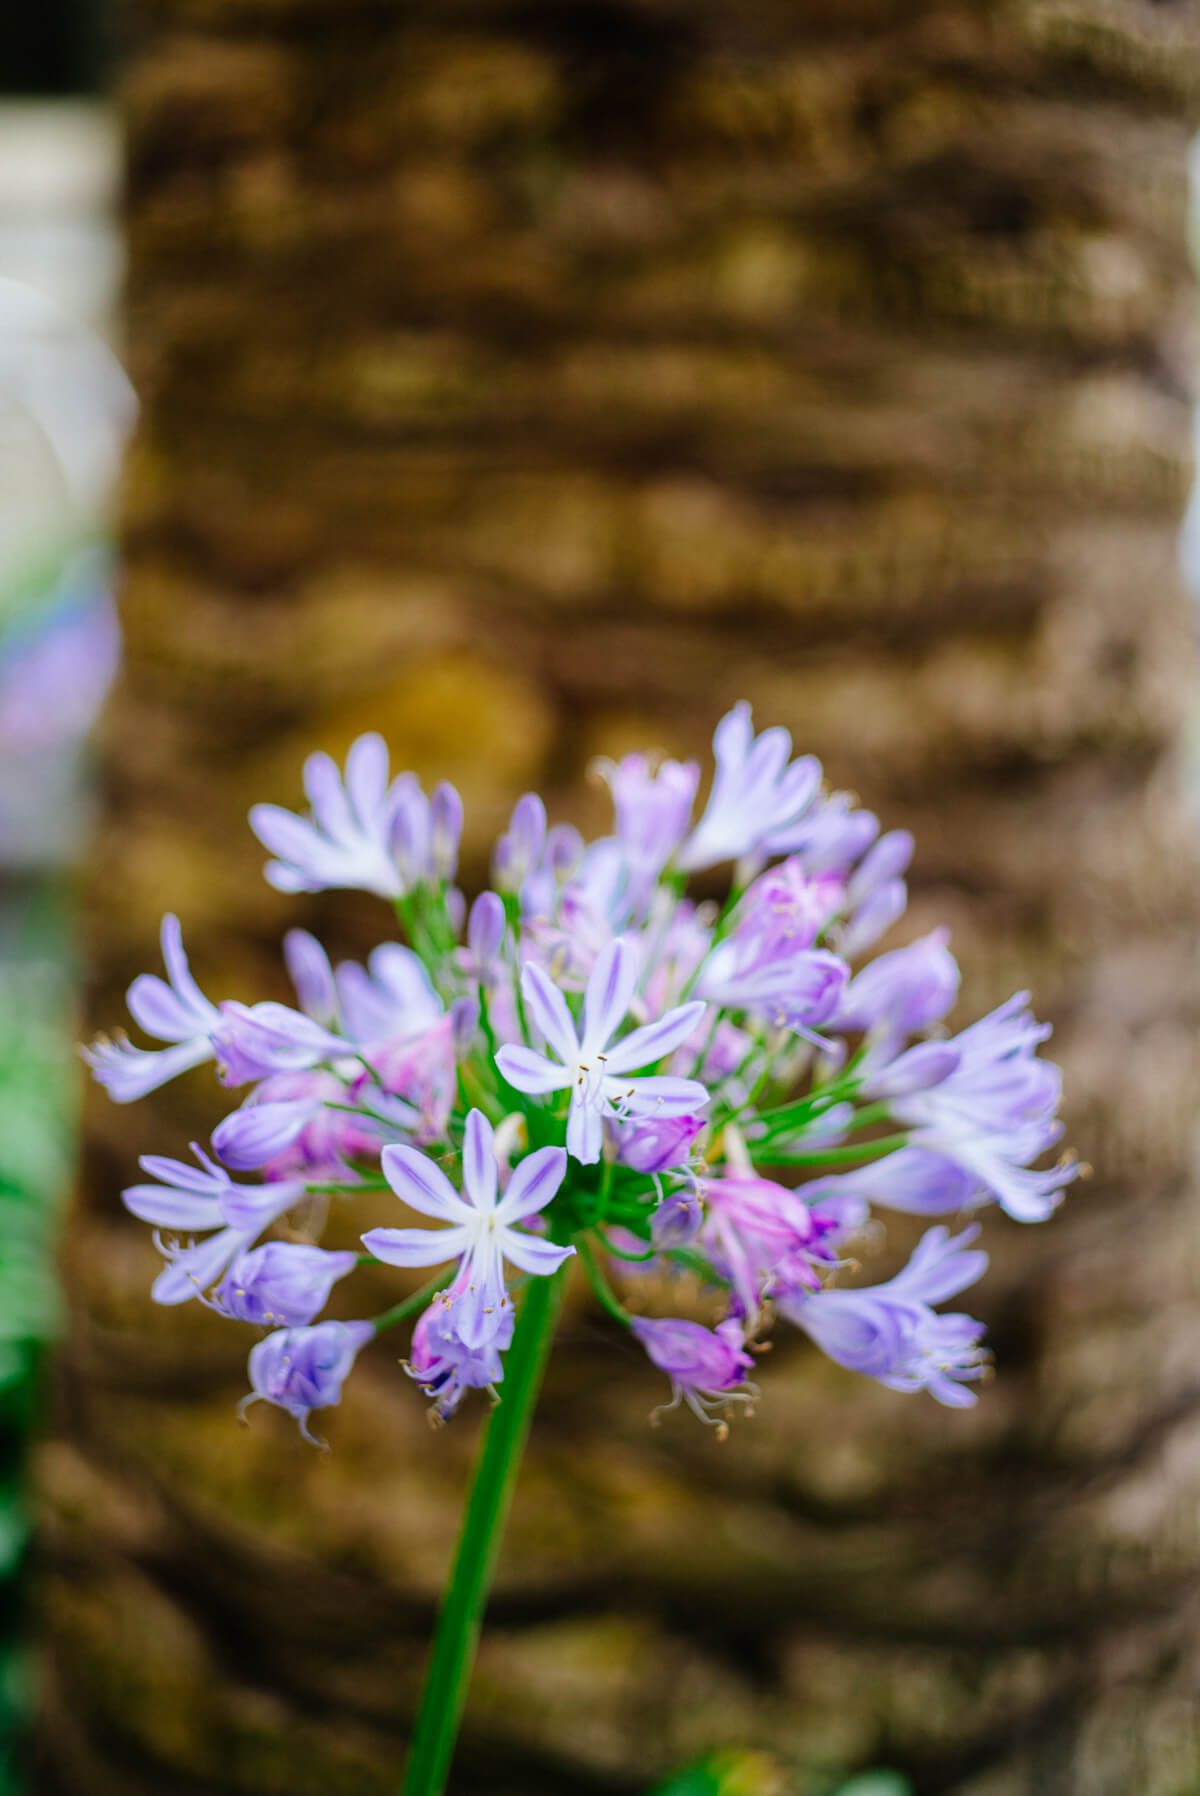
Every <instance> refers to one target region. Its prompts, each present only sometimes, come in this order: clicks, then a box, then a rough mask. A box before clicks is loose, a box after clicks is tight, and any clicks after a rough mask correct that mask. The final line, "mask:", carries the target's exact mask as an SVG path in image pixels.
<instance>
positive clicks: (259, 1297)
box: [213, 1241, 358, 1328]
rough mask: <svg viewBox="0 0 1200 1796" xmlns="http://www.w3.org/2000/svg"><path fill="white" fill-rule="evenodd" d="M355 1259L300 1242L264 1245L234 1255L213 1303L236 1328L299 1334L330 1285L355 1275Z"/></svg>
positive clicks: (318, 1309)
mask: <svg viewBox="0 0 1200 1796" xmlns="http://www.w3.org/2000/svg"><path fill="white" fill-rule="evenodd" d="M357 1259H358V1255H357V1254H353V1253H330V1252H328V1251H327V1249H325V1248H323V1247H308V1246H303V1245H301V1244H300V1243H299V1242H294V1241H267V1242H264V1244H263V1245H262V1246H261V1247H252V1248H249V1249H248V1250H247V1251H245V1252H243V1253H239V1254H238V1256H237V1258H236V1259H235V1260H234V1261H233V1262H232V1264H231V1265H230V1267H229V1270H228V1271H227V1272H226V1274H225V1276H224V1278H223V1279H222V1280H221V1282H220V1284H219V1285H218V1286H217V1289H216V1291H215V1293H214V1296H213V1302H214V1305H215V1307H216V1308H217V1309H219V1310H221V1311H223V1312H224V1314H225V1315H227V1316H233V1317H234V1318H235V1319H236V1320H237V1321H239V1322H255V1323H258V1324H259V1326H265V1327H268V1328H278V1327H280V1326H281V1325H282V1326H283V1327H284V1328H298V1327H301V1326H302V1325H303V1324H305V1323H307V1322H311V1321H312V1320H313V1318H314V1317H316V1316H319V1315H320V1313H321V1311H322V1310H323V1309H324V1308H325V1305H326V1304H327V1303H328V1302H329V1293H330V1292H331V1291H332V1289H333V1287H334V1285H335V1284H336V1283H337V1281H338V1279H339V1278H345V1277H346V1275H347V1273H350V1272H353V1271H354V1267H355V1264H356V1263H357Z"/></svg>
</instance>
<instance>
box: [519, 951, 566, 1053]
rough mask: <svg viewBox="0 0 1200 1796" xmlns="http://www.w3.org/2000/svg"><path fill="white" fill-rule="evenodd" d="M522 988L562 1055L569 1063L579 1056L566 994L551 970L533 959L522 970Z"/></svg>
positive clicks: (540, 1025)
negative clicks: (546, 970) (557, 984)
mask: <svg viewBox="0 0 1200 1796" xmlns="http://www.w3.org/2000/svg"><path fill="white" fill-rule="evenodd" d="M521 991H522V993H523V994H524V997H525V1002H526V1004H527V1005H528V1006H529V1013H530V1015H531V1016H532V1018H533V1020H534V1022H535V1023H536V1024H537V1026H538V1028H539V1029H540V1030H541V1032H542V1034H543V1035H544V1036H545V1038H546V1040H547V1041H548V1042H549V1044H550V1046H551V1047H552V1048H553V1049H554V1052H555V1053H556V1054H557V1055H558V1057H559V1059H560V1060H562V1061H565V1062H566V1063H567V1064H568V1065H570V1064H572V1063H573V1062H574V1061H575V1060H576V1059H577V1058H578V1056H579V1037H578V1036H577V1034H576V1033H575V1023H574V1021H573V1019H572V1016H571V1012H570V1011H569V1010H568V1008H567V1000H566V999H565V998H564V997H563V995H562V993H561V992H560V991H559V989H558V987H557V986H556V985H555V983H554V981H553V980H552V979H551V978H550V976H549V974H548V973H546V972H544V971H543V969H542V968H541V967H539V966H538V965H537V964H536V963H535V962H533V961H530V962H529V963H528V964H527V965H526V966H525V967H524V969H523V970H522V973H521Z"/></svg>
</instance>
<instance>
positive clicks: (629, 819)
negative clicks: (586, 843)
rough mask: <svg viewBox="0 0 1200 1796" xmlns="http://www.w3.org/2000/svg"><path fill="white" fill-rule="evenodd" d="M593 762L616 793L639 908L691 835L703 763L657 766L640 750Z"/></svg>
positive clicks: (629, 892)
mask: <svg viewBox="0 0 1200 1796" xmlns="http://www.w3.org/2000/svg"><path fill="white" fill-rule="evenodd" d="M594 766H595V768H596V771H597V772H598V773H599V774H600V776H601V778H602V779H604V780H605V781H606V782H607V785H608V788H609V790H610V792H611V793H612V798H613V807H614V809H615V811H616V821H617V841H618V842H619V843H620V847H621V853H622V855H623V857H624V861H625V870H626V897H627V899H628V902H629V904H630V906H631V907H632V908H633V909H634V910H635V911H637V912H639V913H640V912H642V911H644V909H645V907H646V905H647V904H648V902H649V900H650V896H651V894H652V893H653V891H654V888H655V886H656V884H657V882H658V877H659V874H660V873H661V872H662V870H663V868H664V867H665V866H666V865H667V864H668V862H669V861H670V860H671V857H672V856H673V855H674V853H675V851H676V849H677V848H678V847H679V844H680V843H681V842H682V840H683V838H684V836H685V835H686V834H687V827H688V824H689V822H690V821H691V815H692V805H693V804H694V803H695V799H696V788H697V786H698V785H699V784H700V768H699V766H698V764H697V763H696V762H695V761H663V762H661V763H660V764H659V766H658V767H657V768H656V767H655V766H654V763H653V762H652V760H651V758H650V757H649V755H638V754H632V755H625V756H624V757H623V758H622V759H621V760H620V761H615V762H614V761H605V760H600V761H596V762H595V763H594Z"/></svg>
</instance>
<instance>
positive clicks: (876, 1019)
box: [831, 929, 960, 1043]
mask: <svg viewBox="0 0 1200 1796" xmlns="http://www.w3.org/2000/svg"><path fill="white" fill-rule="evenodd" d="M948 936H949V931H948V930H945V929H935V930H934V931H933V932H932V934H930V935H927V936H923V937H922V938H921V940H920V941H918V942H912V943H910V945H909V946H908V947H907V948H893V949H892V951H891V953H890V954H881V955H880V956H879V957H878V959H877V960H873V961H872V962H871V964H870V966H867V967H864V968H863V970H862V972H861V973H856V974H855V976H854V978H853V979H852V980H851V981H850V984H849V985H848V986H847V988H846V991H845V994H844V996H843V998H842V1001H841V1003H840V1004H839V1005H838V1008H837V1012H836V1014H835V1015H834V1017H833V1018H832V1021H831V1027H832V1028H834V1029H838V1030H842V1031H844V1032H854V1031H858V1030H866V1029H870V1030H873V1031H876V1032H878V1033H879V1034H880V1035H882V1036H883V1037H884V1038H885V1039H887V1040H889V1041H890V1042H892V1043H896V1042H899V1041H900V1040H903V1039H904V1038H905V1037H906V1036H909V1035H915V1034H916V1033H917V1031H918V1030H920V1029H928V1028H929V1026H930V1024H931V1023H938V1022H940V1021H941V1019H942V1018H943V1017H944V1016H945V1015H946V1012H947V1011H948V1010H949V1009H950V1008H951V1007H952V1006H953V1004H954V1000H955V999H956V998H957V996H958V986H959V979H960V974H959V971H958V963H957V961H956V960H955V958H954V956H953V955H952V954H951V952H950V950H949V949H948V948H947V946H946V942H947V939H948Z"/></svg>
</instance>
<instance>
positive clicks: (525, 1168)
mask: <svg viewBox="0 0 1200 1796" xmlns="http://www.w3.org/2000/svg"><path fill="white" fill-rule="evenodd" d="M566 1171H567V1156H566V1154H565V1153H564V1152H563V1150H562V1148H560V1147H541V1148H538V1150H537V1152H536V1153H533V1154H526V1156H525V1158H524V1159H523V1160H522V1161H520V1163H519V1164H518V1165H517V1166H515V1167H514V1168H513V1174H512V1177H511V1178H510V1179H509V1181H508V1189H507V1190H506V1191H505V1193H504V1196H503V1197H502V1198H501V1200H500V1203H499V1204H498V1206H497V1208H496V1217H497V1220H498V1221H500V1222H519V1221H520V1220H521V1219H522V1218H523V1217H525V1216H533V1215H536V1213H537V1212H538V1211H539V1210H544V1209H545V1207H546V1205H547V1204H548V1203H549V1202H550V1200H551V1198H552V1197H554V1195H555V1194H556V1192H557V1191H558V1188H559V1186H560V1185H561V1184H562V1182H563V1179H564V1178H565V1177H566Z"/></svg>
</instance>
